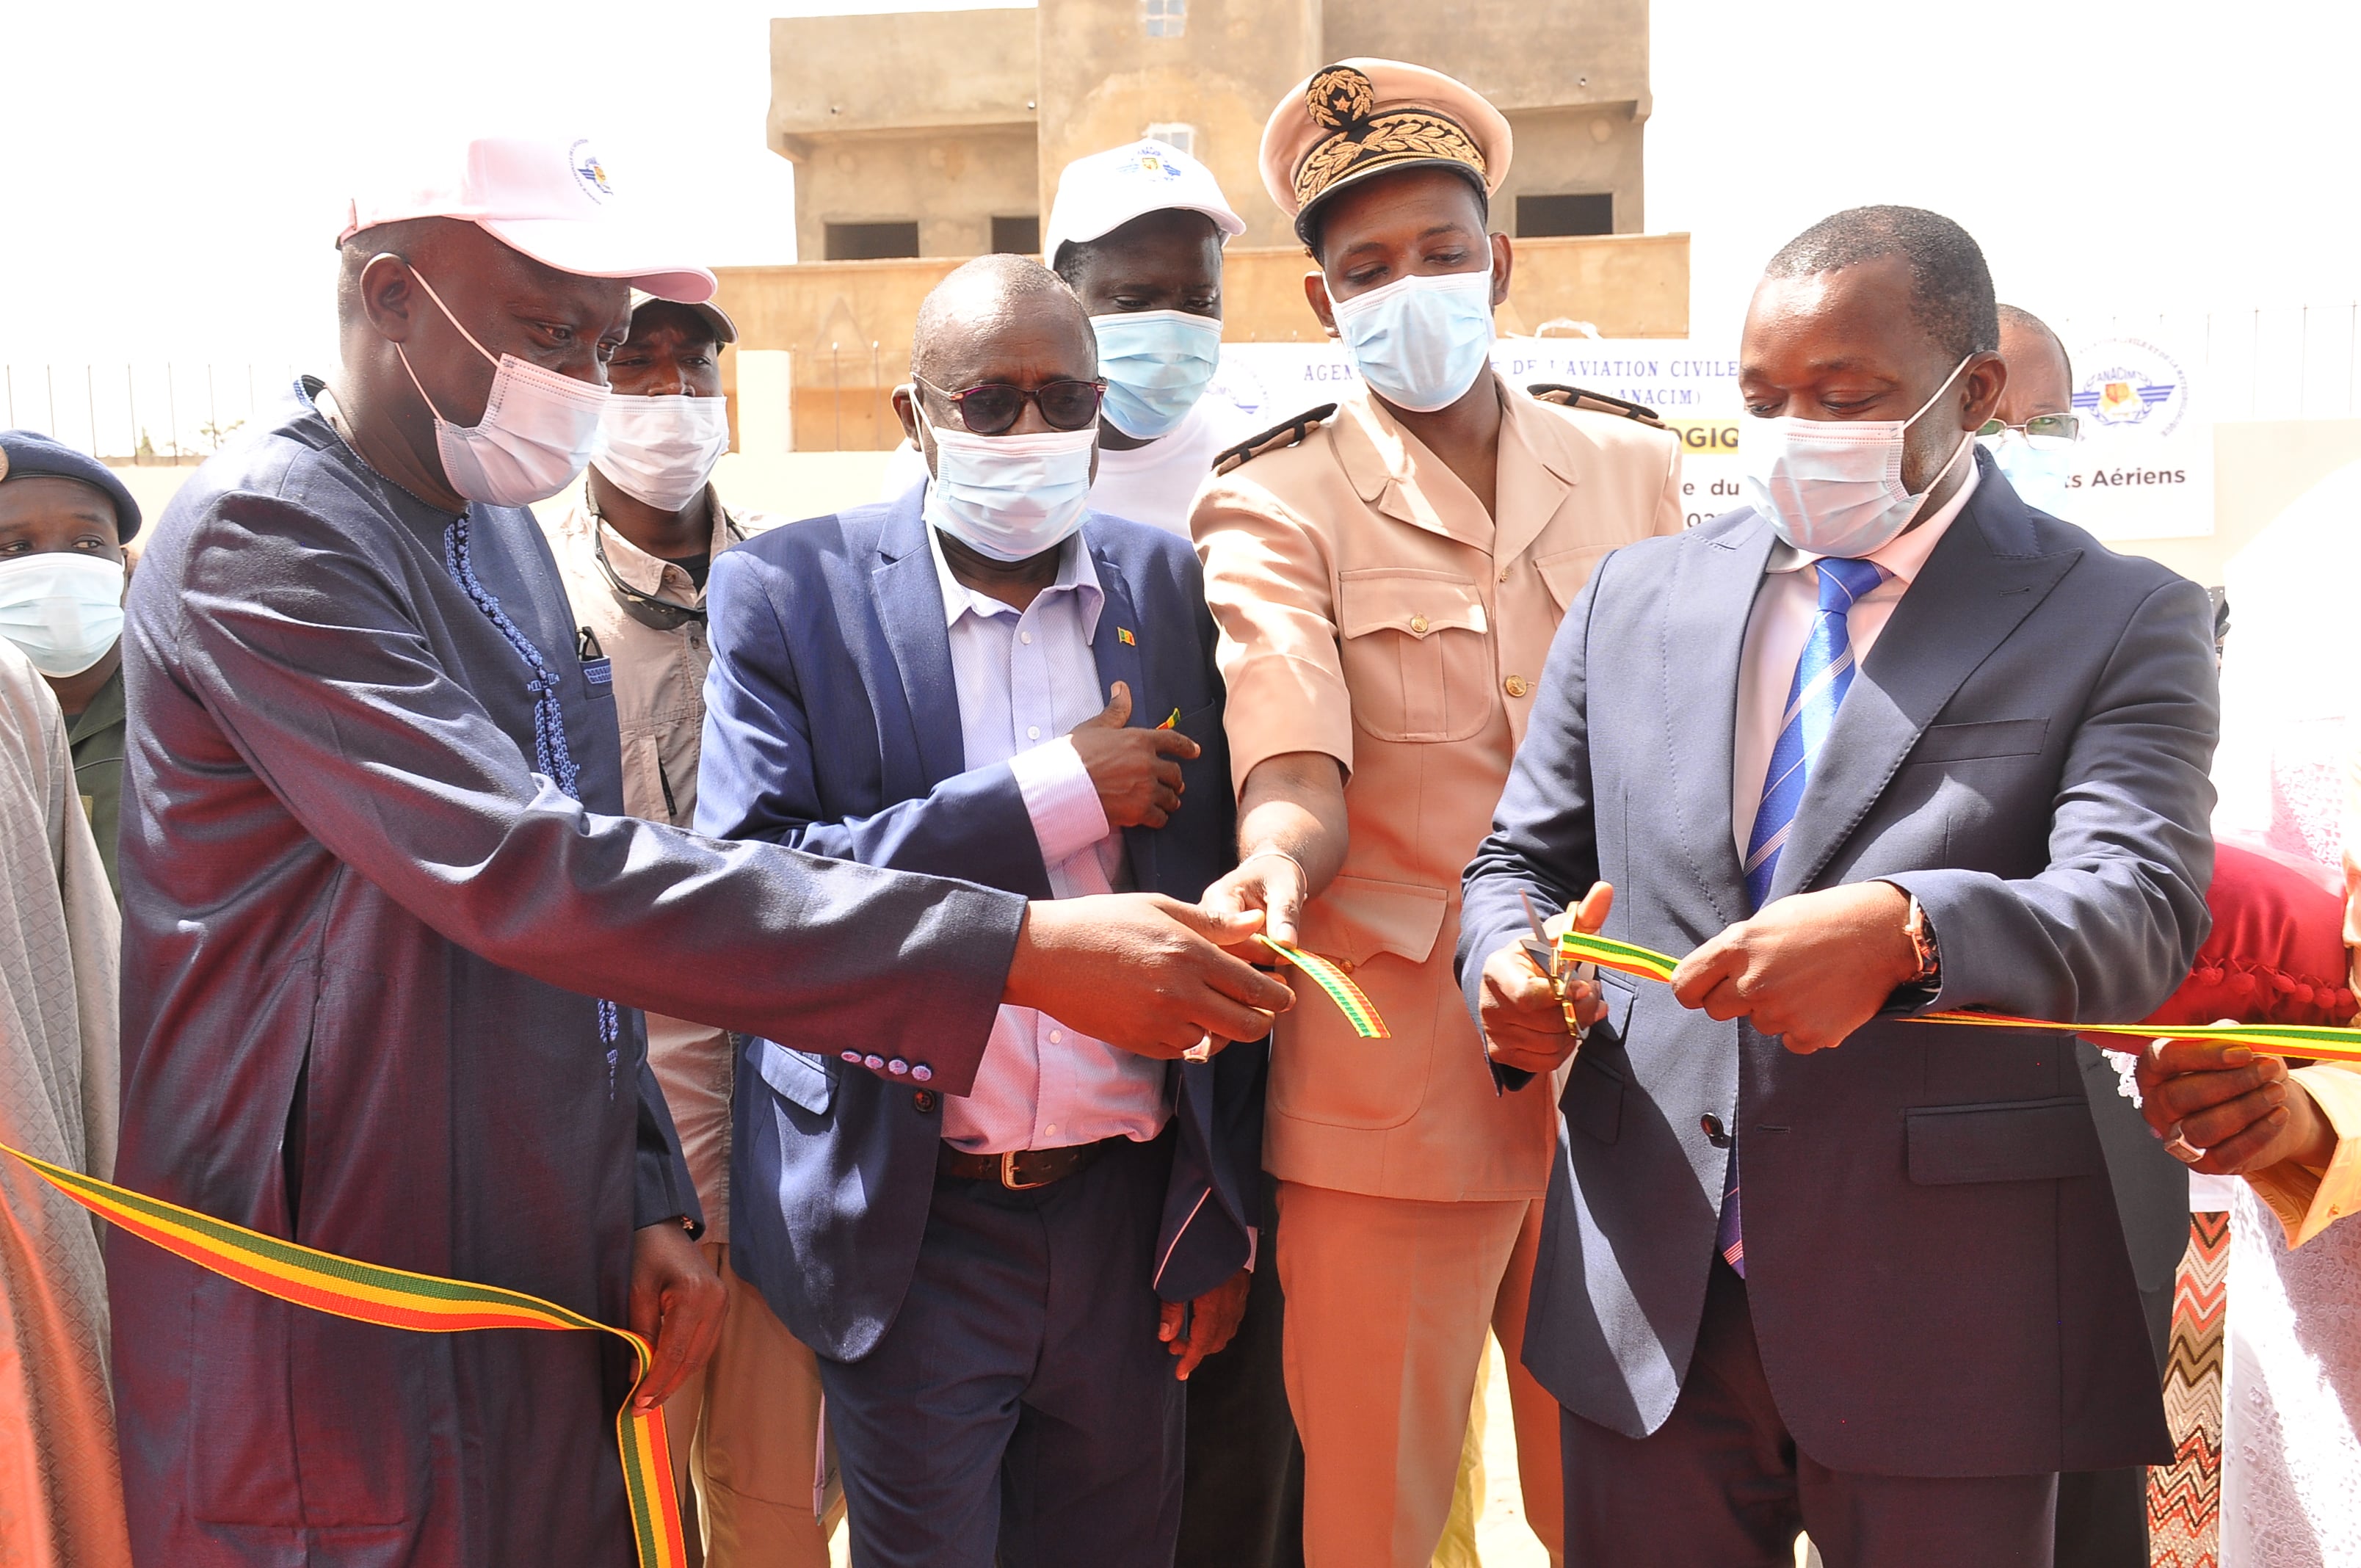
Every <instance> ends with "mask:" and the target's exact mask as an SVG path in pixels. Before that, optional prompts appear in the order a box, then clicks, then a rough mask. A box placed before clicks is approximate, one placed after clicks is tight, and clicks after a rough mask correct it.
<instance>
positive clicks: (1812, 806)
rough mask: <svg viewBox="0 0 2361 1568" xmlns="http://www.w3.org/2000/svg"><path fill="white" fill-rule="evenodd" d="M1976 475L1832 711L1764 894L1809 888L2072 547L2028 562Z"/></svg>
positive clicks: (2015, 507)
mask: <svg viewBox="0 0 2361 1568" xmlns="http://www.w3.org/2000/svg"><path fill="white" fill-rule="evenodd" d="M1976 461H1977V463H1978V464H1979V465H1980V466H1982V478H1981V479H1980V480H1979V481H1978V482H1977V485H1976V493H1975V494H1974V495H1973V496H1971V497H1970V498H1969V500H1968V506H1967V510H1965V511H1963V512H1961V513H1960V515H1959V517H1958V518H1956V519H1955V520H1953V521H1952V523H1951V526H1950V529H1949V531H1948V532H1946V533H1945V534H1944V535H1943V542H1942V543H1940V544H1938V545H1936V546H1935V553H1934V554H1932V555H1930V556H1928V557H1927V565H1926V568H1925V569H1924V570H1923V571H1921V572H1920V573H1919V574H1918V576H1917V579H1916V581H1914V582H1913V583H1912V584H1911V585H1910V588H1909V591H1908V592H1906V593H1905V594H1904V595H1903V596H1902V602H1901V603H1900V604H1897V605H1895V606H1894V618H1893V619H1892V620H1888V621H1887V622H1886V623H1885V630H1883V631H1882V632H1880V633H1879V634H1878V638H1877V645H1876V646H1875V647H1873V648H1872V649H1871V650H1870V652H1869V657H1868V658H1867V659H1866V660H1864V661H1863V662H1862V663H1861V673H1860V674H1859V675H1858V676H1857V677H1856V678H1855V679H1854V681H1853V683H1852V686H1851V688H1850V690H1848V691H1847V692H1846V693H1845V699H1844V702H1843V704H1842V705H1841V706H1840V707H1838V709H1837V717H1836V722H1835V723H1834V724H1833V725H1831V726H1830V727H1829V729H1828V740H1826V741H1824V742H1823V743H1822V745H1821V748H1820V755H1819V757H1818V759H1817V762H1815V764H1814V766H1813V769H1812V775H1811V781H1810V783H1808V784H1806V785H1805V788H1804V799H1803V802H1802V804H1801V805H1800V806H1797V807H1796V810H1795V828H1794V829H1793V831H1792V832H1791V833H1790V834H1789V836H1788V839H1787V848H1786V849H1785V850H1784V851H1782V852H1781V854H1780V857H1779V869H1778V871H1777V872H1776V873H1775V874H1774V875H1773V877H1772V880H1771V896H1772V897H1773V898H1781V897H1784V896H1785V895H1786V894H1791V893H1795V892H1797V891H1799V890H1801V889H1804V888H1807V887H1810V886H1811V885H1812V883H1813V882H1814V880H1815V879H1816V878H1817V877H1818V876H1819V874H1820V872H1822V871H1823V870H1824V869H1826V867H1827V866H1828V861H1829V859H1830V858H1831V857H1832V856H1834V855H1835V853H1836V851H1837V850H1838V849H1839V847H1841V846H1842V845H1843V843H1844V841H1845V840H1846V839H1848V838H1850V837H1851V835H1852V832H1853V829H1854V828H1858V827H1860V826H1861V820H1862V818H1864V817H1867V816H1868V815H1869V810H1870V807H1871V806H1874V805H1876V804H1877V797H1878V796H1879V795H1883V793H1884V792H1885V786H1886V784H1887V783H1888V782H1889V781H1891V780H1892V779H1893V777H1894V770H1895V769H1897V768H1899V767H1901V765H1902V763H1903V760H1904V759H1905V758H1906V757H1907V756H1909V754H1910V749H1911V748H1912V747H1914V746H1916V744H1917V743H1918V736H1919V734H1920V732H1921V731H1923V730H1924V729H1926V728H1927V725H1929V724H1931V723H1933V722H1934V720H1935V716H1936V715H1937V714H1938V713H1940V712H1941V711H1942V710H1943V706H1944V704H1946V703H1948V702H1949V701H1950V700H1951V696H1952V694H1953V693H1954V692H1957V691H1958V690H1959V689H1960V685H1963V684H1964V683H1965V682H1966V680H1967V678H1968V676H1969V675H1971V674H1974V673H1975V669H1976V666H1977V665H1979V664H1981V663H1983V662H1984V661H1985V660H1986V659H1988V658H1990V657H1991V656H1992V652H1993V649H1995V648H1998V647H1999V646H2000V645H2001V644H2002V643H2003V642H2004V641H2007V639H2008V636H2009V634H2010V633H2011V632H2013V631H2015V630H2016V629H2017V627H2018V625H2019V624H2020V623H2021V622H2023V621H2024V620H2025V618H2026V616H2028V615H2030V614H2032V613H2033V610H2034V608H2035V607H2036V606H2037V605H2038V604H2040V603H2041V601H2042V600H2043V599H2045V598H2048V596H2049V590H2050V589H2052V588H2054V587H2057V586H2058V584H2059V581H2060V580H2061V579H2063V578H2064V576H2066V574H2067V572H2068V571H2069V570H2070V569H2071V568H2072V566H2073V565H2074V563H2075V562H2077V561H2079V560H2081V558H2082V553H2081V551H2080V550H2068V551H2062V552H2060V553H2059V554H2054V555H2043V554H2036V548H2037V546H2036V544H2035V541H2034V535H2033V530H2032V528H2031V527H2030V526H2029V525H2028V524H2027V523H2026V519H2025V503H2024V502H2023V501H2020V500H2019V499H2016V495H2015V491H2013V490H2011V489H2010V488H2008V486H2007V485H2006V484H2005V483H2004V482H2002V481H2001V478H2000V476H1999V474H1998V473H1997V472H1996V471H1995V470H1994V469H1993V467H1992V466H1991V461H1992V460H1991V459H1990V458H1989V457H1986V456H1984V455H1982V454H1978V455H1977V459H1976Z"/></svg>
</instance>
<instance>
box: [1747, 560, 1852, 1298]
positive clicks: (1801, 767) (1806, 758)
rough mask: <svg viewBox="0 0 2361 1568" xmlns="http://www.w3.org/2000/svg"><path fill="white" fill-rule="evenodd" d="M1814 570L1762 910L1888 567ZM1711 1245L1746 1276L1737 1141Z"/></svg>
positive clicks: (1763, 837)
mask: <svg viewBox="0 0 2361 1568" xmlns="http://www.w3.org/2000/svg"><path fill="white" fill-rule="evenodd" d="M1816 565H1817V567H1818V570H1819V575H1820V608H1819V611H1818V613H1817V614H1816V615H1814V616H1813V617H1812V634H1811V636H1809V637H1808V638H1806V640H1805V641H1804V655H1803V657H1802V658H1800V659H1798V660H1796V661H1795V680H1794V681H1793V682H1792V683H1790V684H1789V685H1788V687H1787V707H1786V711H1785V713H1784V715H1783V716H1782V717H1781V718H1780V720H1779V743H1778V744H1777V745H1775V746H1773V748H1772V749H1771V765H1770V767H1769V768H1767V769H1766V770H1764V773H1763V804H1762V805H1761V806H1759V807H1757V808H1756V809H1755V813H1754V830H1753V832H1752V833H1750V834H1749V835H1747V839H1746V892H1747V894H1748V896H1749V897H1751V898H1752V900H1753V903H1754V907H1755V908H1757V909H1760V908H1762V907H1763V905H1765V904H1767V903H1769V902H1770V897H1771V879H1772V878H1773V876H1774V875H1776V874H1777V872H1778V870H1779V855H1780V851H1782V850H1784V849H1785V848H1786V847H1787V834H1788V832H1789V830H1790V829H1792V828H1794V827H1795V811H1796V808H1797V807H1799V806H1802V805H1803V804H1804V786H1805V785H1806V784H1808V783H1809V782H1810V780H1811V776H1812V763H1813V762H1814V761H1815V760H1817V758H1818V756H1819V754H1820V748H1821V746H1823V745H1824V744H1826V743H1827V741H1828V730H1829V729H1830V728H1831V727H1832V726H1833V725H1834V724H1835V723H1836V718H1837V706H1838V705H1839V703H1841V702H1843V701H1844V696H1845V693H1846V692H1848V691H1850V689H1852V677H1853V671H1854V668H1855V662H1854V659H1853V656H1852V633H1851V630H1850V628H1849V627H1848V626H1847V625H1846V621H1845V617H1846V615H1847V614H1848V613H1849V612H1850V610H1851V609H1852V607H1853V606H1854V605H1855V604H1857V603H1859V602H1860V600H1861V598H1863V597H1864V596H1865V595H1867V594H1869V593H1870V592H1871V591H1872V590H1873V589H1874V588H1875V587H1877V586H1878V585H1879V584H1880V583H1883V581H1885V575H1886V574H1885V568H1884V567H1883V566H1880V565H1877V564H1876V563H1875V562H1873V561H1856V560H1849V559H1846V558H1844V557H1842V556H1835V555H1831V556H1827V557H1824V558H1823V559H1821V560H1820V561H1818V562H1817V563H1816ZM1733 1131H1734V1128H1733ZM1714 1245H1715V1246H1716V1248H1717V1249H1718V1250H1719V1252H1720V1253H1721V1255H1722V1258H1723V1260H1724V1261H1725V1262H1727V1263H1728V1264H1729V1265H1730V1267H1732V1268H1734V1269H1736V1270H1737V1271H1738V1274H1739V1277H1741V1278H1744V1277H1745V1276H1746V1242H1745V1237H1744V1236H1743V1234H1741V1231H1740V1228H1739V1221H1738V1145H1737V1142H1736V1140H1735V1138H1734V1137H1733V1139H1732V1141H1731V1144H1730V1173H1729V1175H1728V1177H1727V1178H1725V1179H1724V1181H1723V1185H1722V1195H1721V1223H1720V1226H1719V1230H1718V1231H1717V1232H1716V1234H1715V1236H1714Z"/></svg>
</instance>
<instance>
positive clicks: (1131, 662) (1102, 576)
mask: <svg viewBox="0 0 2361 1568" xmlns="http://www.w3.org/2000/svg"><path fill="white" fill-rule="evenodd" d="M1082 527H1083V531H1084V532H1083V535H1082V538H1083V543H1085V544H1086V545H1087V546H1088V548H1089V550H1090V553H1091V561H1092V564H1093V565H1094V566H1095V567H1096V568H1097V571H1098V575H1099V590H1100V591H1101V592H1102V593H1104V595H1105V596H1106V598H1105V601H1104V603H1103V604H1102V605H1101V606H1100V607H1099V623H1098V627H1097V629H1096V630H1093V632H1092V634H1091V659H1092V662H1093V663H1095V664H1096V665H1097V666H1098V672H1099V689H1100V690H1101V691H1102V692H1108V691H1112V690H1114V689H1115V682H1117V681H1121V682H1123V683H1124V684H1125V685H1127V686H1129V687H1130V688H1131V728H1134V729H1139V728H1147V729H1153V728H1155V727H1156V726H1157V725H1159V724H1161V723H1163V722H1164V719H1165V716H1166V713H1170V709H1169V708H1168V709H1166V710H1165V713H1151V712H1150V711H1148V710H1149V709H1150V708H1151V707H1153V706H1154V705H1155V696H1156V694H1155V693H1153V692H1151V691H1149V690H1148V683H1147V682H1146V681H1145V680H1144V679H1143V678H1142V677H1143V675H1144V674H1145V672H1146V669H1147V659H1146V657H1145V656H1144V655H1143V654H1142V652H1140V646H1139V640H1140V638H1141V637H1142V636H1144V635H1146V633H1147V629H1146V628H1144V627H1142V626H1141V625H1140V623H1139V609H1138V606H1137V605H1136V604H1135V603H1134V602H1133V601H1132V597H1131V584H1130V582H1129V580H1128V579H1127V578H1126V577H1125V576H1124V574H1123V568H1122V567H1121V566H1119V565H1116V564H1115V557H1114V556H1113V555H1112V554H1109V553H1108V552H1107V551H1106V550H1105V549H1104V548H1103V547H1102V546H1101V545H1100V544H1099V543H1098V541H1097V540H1096V539H1094V538H1093V537H1092V534H1093V532H1095V531H1094V530H1093V529H1092V528H1091V526H1090V524H1089V523H1088V522H1087V521H1086V522H1084V523H1083V525H1082ZM1126 637H1129V638H1130V639H1131V641H1128V642H1126V641H1124V639H1125V638H1126ZM1123 847H1124V852H1125V854H1126V856H1128V857H1129V859H1130V861H1131V881H1132V885H1133V886H1135V887H1143V888H1153V887H1154V886H1155V885H1156V835H1155V834H1154V833H1153V832H1151V831H1150V830H1148V828H1125V829H1124V832H1123Z"/></svg>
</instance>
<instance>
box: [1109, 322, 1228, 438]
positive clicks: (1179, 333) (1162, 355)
mask: <svg viewBox="0 0 2361 1568" xmlns="http://www.w3.org/2000/svg"><path fill="white" fill-rule="evenodd" d="M1091 330H1092V331H1093V332H1095V333H1096V334H1098V339H1099V374H1100V375H1102V376H1104V377H1105V378H1106V384H1107V389H1106V416H1107V418H1108V419H1109V420H1110V421H1112V422H1114V424H1115V429H1117V430H1119V431H1121V432H1123V433H1125V434H1126V435H1132V436H1137V437H1138V438H1139V439H1140V440H1142V441H1154V440H1155V439H1156V438H1157V437H1158V436H1160V435H1170V434H1171V433H1172V432H1173V430H1174V428H1175V427H1177V426H1178V425H1179V424H1180V422H1181V421H1182V420H1184V419H1187V418H1188V417H1189V411H1190V410H1191V409H1193V408H1195V407H1196V406H1197V400H1198V399H1199V398H1201V397H1202V396H1204V394H1205V386H1206V383H1208V382H1210V381H1211V380H1213V369H1214V367H1215V366H1217V365H1219V364H1220V363H1221V359H1222V323H1220V322H1219V321H1216V320H1215V319H1214V318H1213V317H1212V316H1200V315H1192V314H1191V313H1189V312H1187V311H1126V312H1119V313H1115V314H1114V315H1105V316H1093V317H1092V318H1091Z"/></svg>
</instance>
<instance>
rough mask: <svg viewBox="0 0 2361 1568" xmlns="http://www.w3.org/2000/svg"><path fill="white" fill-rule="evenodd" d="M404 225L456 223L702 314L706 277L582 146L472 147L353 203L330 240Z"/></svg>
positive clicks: (523, 141) (506, 142)
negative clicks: (413, 222) (637, 209)
mask: <svg viewBox="0 0 2361 1568" xmlns="http://www.w3.org/2000/svg"><path fill="white" fill-rule="evenodd" d="M411 218H459V219H463V220H466V221H467V222H469V223H473V224H474V225H477V226H478V228H481V229H482V230H483V231H484V232H485V233H486V234H489V235H490V236H492V237H493V238H494V239H497V240H499V241H500V243H501V244H502V245H505V246H507V247H509V248H511V250H517V251H522V253H523V254H525V255H527V256H530V257H532V258H533V259H534V260H535V261H538V262H540V263H542V264H543V265H544V266H547V267H555V269H558V270H559V271H560V272H571V273H574V274H575V275H576V276H577V277H583V278H622V279H627V280H630V282H631V287H633V288H634V289H639V290H642V291H644V292H647V293H650V294H653V295H654V296H656V297H657V298H658V299H662V300H677V301H679V302H681V303H683V304H686V305H697V304H702V303H704V302H706V301H707V300H708V299H711V298H712V297H713V290H714V279H713V274H712V273H711V272H709V271H708V270H706V269H704V268H702V267H698V266H696V265H695V264H693V263H688V262H684V261H683V260H682V259H681V258H680V249H679V243H680V242H679V240H678V238H677V237H676V236H674V235H673V234H671V233H669V232H668V225H652V224H649V223H646V222H643V221H642V219H641V217H640V215H639V214H638V213H636V212H635V211H633V209H632V207H631V203H628V202H625V201H623V200H621V199H620V198H619V197H618V196H617V195H616V193H615V188H614V186H613V184H612V183H610V182H609V179H608V175H607V169H606V166H605V165H604V164H602V163H601V162H599V160H598V153H597V152H596V151H595V150H593V149H592V148H591V146H590V143H589V142H588V140H587V139H582V138H577V139H576V140H575V141H573V142H571V143H566V142H558V141H541V140H537V139H533V138H528V137H478V138H477V139H476V140H474V141H471V142H469V143H467V146H466V147H465V148H464V149H460V150H457V151H456V152H451V153H445V155H444V156H442V157H441V158H439V159H434V161H432V162H426V163H416V164H413V165H412V167H411V168H410V169H408V170H406V171H404V172H403V173H401V174H397V175H394V176H392V177H391V178H389V179H386V180H383V181H380V182H379V184H378V186H377V188H376V189H375V190H372V191H365V192H362V193H361V194H360V195H357V196H355V197H354V198H353V200H352V203H351V206H350V208H349V210H348V211H347V212H346V221H345V226H344V230H343V232H342V233H340V234H338V235H337V236H336V243H337V244H338V245H342V244H344V243H345V241H346V240H348V239H350V238H352V236H355V235H356V234H358V233H359V232H360V231H361V230H363V229H366V228H374V227H376V226H377V225H379V224H392V223H401V222H404V221H406V220H408V219H411Z"/></svg>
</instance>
